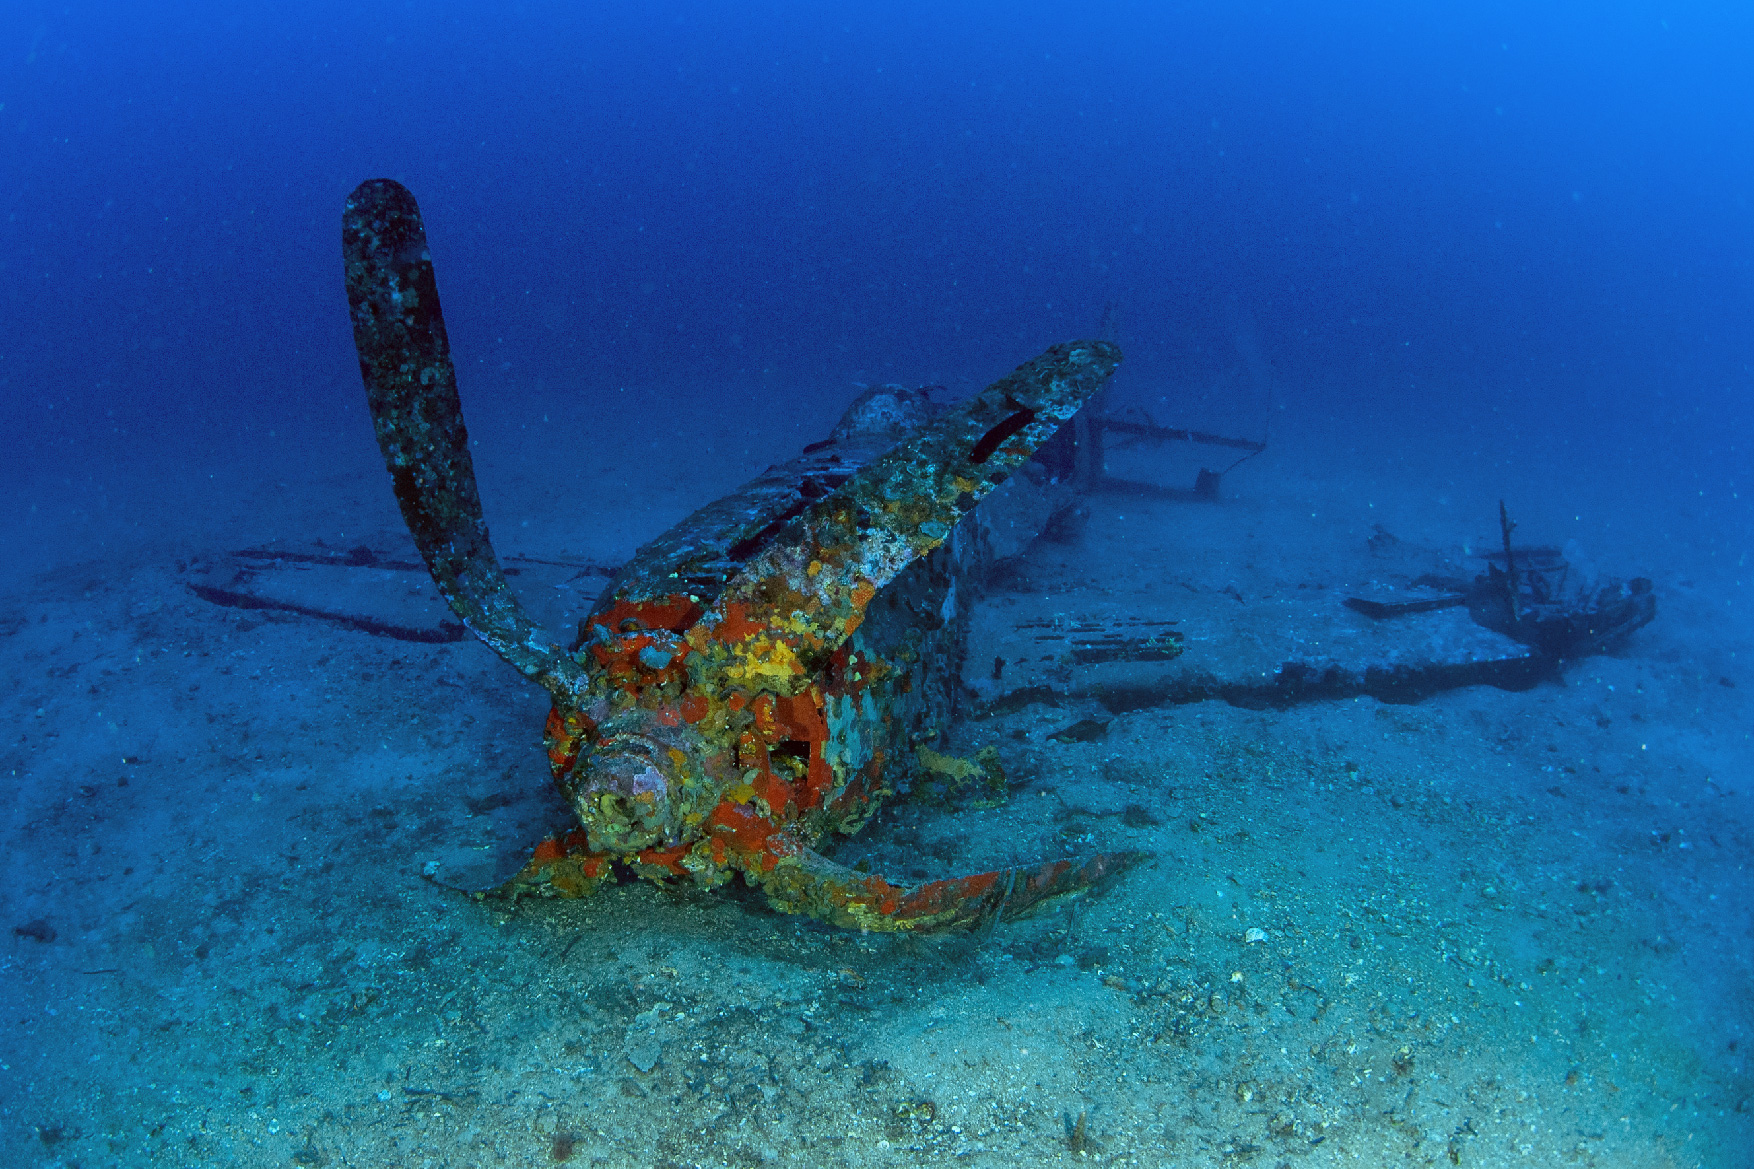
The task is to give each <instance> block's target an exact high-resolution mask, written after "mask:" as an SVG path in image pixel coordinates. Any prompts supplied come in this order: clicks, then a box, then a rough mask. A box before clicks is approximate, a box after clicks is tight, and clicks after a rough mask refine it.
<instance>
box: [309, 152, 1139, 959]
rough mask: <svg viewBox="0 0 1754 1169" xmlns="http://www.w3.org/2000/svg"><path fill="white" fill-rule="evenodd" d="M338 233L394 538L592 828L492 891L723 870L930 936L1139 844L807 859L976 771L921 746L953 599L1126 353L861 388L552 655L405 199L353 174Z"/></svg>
mask: <svg viewBox="0 0 1754 1169" xmlns="http://www.w3.org/2000/svg"><path fill="white" fill-rule="evenodd" d="M342 239H343V249H344V254H345V261H346V280H347V294H348V302H349V305H350V308H351V313H352V320H353V330H354V340H355V343H356V345H357V348H358V350H359V359H360V370H361V373H362V375H363V377H364V381H365V387H366V393H367V397H368V399H369V403H370V407H371V413H372V419H373V424H374V427H375V430H376V433H377V438H378V443H379V445H380V447H381V448H382V450H383V454H384V460H385V464H386V465H387V467H388V469H389V471H390V476H391V479H392V482H393V485H394V490H395V494H396V499H397V502H398V503H399V504H400V506H401V510H402V515H403V518H404V520H405V521H406V523H407V526H408V530H409V532H410V533H411V534H412V535H413V537H414V542H415V544H416V545H417V546H418V548H419V550H420V553H421V556H422V557H423V558H424V560H425V563H426V566H427V568H428V570H429V571H430V573H431V575H432V579H433V581H434V583H435V584H436V586H437V588H438V590H439V592H440V593H441V594H442V596H443V597H444V599H445V601H446V602H447V603H448V604H449V605H450V607H451V609H452V611H453V612H455V614H456V615H457V617H458V618H459V619H460V620H461V621H462V623H463V625H464V626H465V627H467V628H468V629H469V631H470V632H472V633H474V634H475V636H476V637H478V638H480V639H481V640H482V641H483V642H485V643H486V644H487V645H488V646H489V647H490V648H491V649H493V651H494V652H495V653H497V654H498V655H499V656H500V657H502V658H503V659H505V660H506V661H507V662H508V663H509V664H510V665H512V666H513V667H514V668H516V669H517V670H518V671H519V673H521V674H523V675H524V676H525V677H527V678H529V679H530V680H531V681H533V682H535V683H537V684H539V685H540V686H542V687H543V688H544V689H545V690H547V691H548V693H549V695H550V697H551V699H552V701H553V708H552V710H551V712H550V713H549V716H548V722H547V728H546V732H545V737H546V743H547V750H548V757H549V760H550V763H551V765H552V769H553V774H554V780H555V783H556V784H557V785H558V787H559V789H560V791H561V793H562V795H563V796H564V797H565V798H566V800H567V802H568V803H569V804H570V805H571V807H572V809H573V810H574V812H575V813H576V814H577V816H578V821H579V827H578V828H577V829H575V830H573V831H570V832H567V833H565V834H564V835H561V836H559V837H556V838H552V839H549V840H545V841H543V842H541V843H540V844H539V845H537V846H536V849H535V853H534V855H533V856H532V857H531V859H530V861H529V863H528V864H527V865H526V866H525V867H524V869H523V870H522V871H521V872H520V873H519V874H518V875H517V876H516V877H514V878H513V879H512V880H511V881H510V882H508V883H507V884H506V885H505V886H503V887H502V888H501V889H500V890H498V892H500V893H503V894H508V895H513V896H518V895H530V894H534V895H549V896H566V897H582V896H586V895H588V894H590V893H591V892H592V891H593V890H595V889H596V888H597V887H598V886H599V885H601V884H602V883H603V882H605V881H611V880H614V879H615V878H616V875H617V873H618V872H621V873H631V874H633V875H635V876H638V877H644V878H649V879H653V880H659V881H687V882H691V883H692V884H694V885H696V886H699V887H703V888H713V887H716V886H719V885H722V884H724V883H725V882H727V881H729V880H731V879H732V878H733V877H734V876H737V875H739V874H740V875H741V876H742V877H743V878H744V879H745V880H746V881H748V882H749V883H750V884H752V885H754V886H757V887H759V888H760V889H761V890H762V892H763V893H764V894H765V895H766V897H767V899H768V901H769V902H770V903H771V904H772V905H773V906H775V907H776V908H778V909H780V910H784V911H787V912H792V913H801V914H808V915H810V916H812V917H815V918H819V919H821V920H823V921H826V922H830V923H833V924H835V925H840V926H848V927H855V928H859V929H864V930H888V931H898V930H913V931H926V930H941V929H946V928H953V927H958V926H967V925H971V924H973V923H975V922H977V921H981V920H983V919H992V918H994V917H1003V916H1009V915H1012V914H1016V913H1020V912H1022V911H1024V910H1027V909H1029V908H1031V907H1032V906H1036V905H1038V904H1040V903H1041V902H1043V901H1045V900H1047V899H1049V898H1054V897H1058V896H1061V895H1064V894H1068V893H1074V892H1079V891H1082V890H1086V889H1089V888H1091V887H1092V886H1094V885H1096V884H1098V883H1100V882H1102V881H1103V880H1104V879H1106V878H1110V877H1112V876H1114V875H1115V874H1118V873H1120V872H1122V871H1124V870H1126V869H1127V868H1128V867H1130V866H1131V865H1133V864H1134V863H1136V862H1137V861H1139V860H1141V859H1143V858H1142V854H1139V853H1132V852H1111V853H1102V854H1098V855H1094V856H1087V857H1082V858H1077V859H1062V860H1051V861H1045V862H1043V863H1041V864H1036V865H1029V866H1024V867H1018V868H1010V869H1003V870H999V871H995V872H986V873H979V874H976V875H972V876H966V877H958V878H953V879H947V880H938V881H929V882H926V883H924V884H919V885H913V886H908V885H905V884H900V883H895V882H891V881H889V880H886V879H884V878H883V877H881V876H878V875H874V874H870V873H866V872H861V871H857V870H854V869H851V868H848V867H846V866H844V865H840V864H837V863H835V862H834V861H832V860H830V859H829V858H827V857H825V856H824V855H822V854H821V853H820V852H818V851H816V846H817V845H818V844H820V843H822V842H823V841H825V840H826V839H828V838H830V837H832V836H833V835H834V834H850V833H854V832H857V831H858V830H859V829H860V828H861V827H862V826H864V824H865V823H866V822H867V821H868V820H869V819H870V818H871V816H872V815H873V814H874V813H875V812H876V811H877V809H878V808H879V807H880V806H881V805H882V803H883V802H884V800H885V799H887V798H888V797H890V796H892V795H895V794H896V793H897V792H898V791H906V790H907V787H908V783H909V780H910V778H911V777H912V776H913V775H914V774H915V773H917V772H918V771H919V770H920V769H921V768H935V769H937V770H938V771H940V772H944V771H948V772H950V773H952V774H954V775H957V776H959V777H962V778H969V777H971V776H974V775H976V774H977V773H978V772H979V771H980V770H981V769H982V768H983V767H984V766H988V764H984V763H982V762H979V761H975V760H961V759H955V758H951V757H948V756H944V755H940V754H938V753H937V752H936V751H935V750H934V748H935V747H936V746H938V745H941V742H942V736H943V734H944V732H945V730H946V729H947V727H948V724H949V721H950V717H951V714H952V711H953V706H954V697H955V693H956V691H955V687H956V685H957V670H958V656H959V640H960V638H961V629H960V621H961V612H960V610H961V607H962V605H963V603H964V598H965V597H966V596H968V595H969V593H970V592H971V591H972V589H973V588H974V586H975V584H976V583H977V581H978V576H979V572H980V568H981V566H982V565H983V564H986V563H990V560H991V558H992V557H993V555H994V549H995V546H1002V547H1014V546H1016V544H1017V542H1018V541H1019V540H1020V539H1022V538H1026V537H1027V536H1029V535H1032V534H1033V531H1035V530H1039V527H1038V525H1039V524H1040V523H1043V522H1045V521H1046V520H1047V519H1048V518H1049V517H1050V513H1051V507H1050V506H1049V504H1051V497H1052V495H1053V493H1054V492H1055V490H1056V489H1057V487H1058V486H1059V484H1058V481H1057V480H1056V478H1055V477H1054V476H1053V475H1052V474H1049V473H1046V472H1044V471H1043V469H1042V465H1041V464H1040V463H1036V464H1032V465H1030V466H1029V467H1027V468H1026V467H1025V464H1026V463H1029V461H1030V460H1031V458H1032V456H1034V455H1036V453H1037V452H1038V451H1039V450H1041V448H1042V447H1043V446H1044V445H1045V444H1047V443H1049V441H1050V440H1051V439H1053V438H1054V436H1055V434H1056V433H1057V432H1060V431H1061V429H1062V427H1064V426H1065V425H1066V423H1067V422H1068V421H1069V420H1071V419H1072V418H1073V416H1074V415H1075V414H1077V413H1078V411H1079V410H1080V408H1081V407H1082V406H1084V405H1085V403H1086V402H1088V401H1089V400H1090V398H1091V396H1092V395H1094V394H1095V393H1097V391H1098V390H1100V389H1101V388H1102V386H1103V385H1104V383H1105V382H1106V381H1107V380H1108V377H1109V375H1110V374H1111V373H1112V372H1113V371H1114V369H1115V367H1116V365H1117V364H1118V363H1119V362H1120V359H1121V354H1120V351H1119V350H1118V349H1117V348H1116V347H1115V346H1114V345H1112V344H1109V343H1107V342H1104V341H1076V342H1072V343H1069V344H1062V345H1056V346H1054V347H1053V348H1051V349H1049V350H1047V351H1046V352H1045V353H1043V354H1042V355H1041V356H1039V357H1037V358H1035V359H1034V360H1033V361H1030V362H1027V363H1025V364H1024V365H1022V366H1019V367H1018V368H1017V369H1016V370H1014V371H1013V372H1012V373H1010V374H1008V375H1007V376H1005V377H1003V378H1001V379H999V380H998V381H996V382H994V383H993V384H992V385H990V386H988V387H987V388H986V389H985V390H984V391H982V392H981V393H979V394H977V395H975V396H974V397H973V398H971V399H969V400H967V401H964V402H961V403H959V404H956V405H954V406H950V407H946V408H943V409H938V408H935V407H934V406H933V405H932V404H931V403H930V402H929V401H928V400H927V399H926V396H925V395H924V394H923V393H921V392H919V391H905V390H902V389H901V388H900V387H879V388H877V389H876V390H873V391H870V392H868V393H867V394H866V395H865V396H863V397H862V398H861V399H860V400H859V401H858V402H855V403H854V405H853V407H852V408H851V409H850V410H849V411H848V413H847V415H846V417H845V418H844V419H843V420H842V422H841V424H840V425H839V426H838V427H837V428H836V429H835V431H834V433H833V435H832V436H831V437H830V438H829V439H828V440H827V441H825V442H822V443H816V444H813V445H812V446H811V447H810V448H807V450H806V451H805V453H804V454H803V455H802V456H800V457H799V458H797V459H795V460H793V461H792V462H790V463H787V464H784V465H781V466H778V467H774V468H771V469H770V470H768V471H767V472H765V473H764V474H762V475H760V476H758V477H757V478H756V479H754V480H752V481H751V482H749V483H747V484H745V485H744V486H743V487H742V488H741V489H739V490H738V491H736V492H734V493H733V494H731V495H729V496H726V497H725V498H723V499H720V500H718V501H717V502H714V503H711V504H708V505H707V506H706V507H703V508H701V509H700V510H699V511H696V512H695V513H694V514H693V515H691V516H689V517H687V518H686V519H684V520H683V521H682V522H681V523H679V524H677V525H676V526H675V527H674V528H672V529H671V530H670V531H668V532H666V533H664V534H663V535H661V536H659V537H658V538H657V539H655V540H653V541H652V542H651V543H649V544H647V545H645V546H644V547H643V548H641V549H639V551H638V552H637V553H636V554H635V555H634V557H633V559H632V560H631V561H630V562H629V563H628V564H627V565H625V566H624V567H623V568H622V569H621V570H620V572H619V573H618V574H617V575H616V576H615V577H614V579H613V580H612V581H611V583H610V585H609V587H608V589H607V590H605V592H604V593H603V595H602V597H601V598H600V599H599V600H598V602H597V604H596V605H595V607H594V608H593V609H592V610H591V611H590V612H589V614H588V615H587V616H586V617H585V618H584V620H583V621H582V622H580V625H579V628H578V632H577V636H576V638H575V639H574V640H573V642H572V644H571V645H570V646H565V647H563V646H562V645H561V644H559V643H558V642H556V641H555V640H554V639H553V638H552V637H551V636H550V634H549V633H548V632H547V631H546V630H544V629H542V628H540V627H538V626H537V625H536V624H535V623H534V622H533V621H532V620H531V618H530V617H529V615H528V614H527V613H526V611H525V609H524V607H523V606H522V605H521V604H520V603H519V601H518V599H517V597H516V596H515V595H514V594H513V593H512V591H511V588H510V586H509V585H508V583H507V581H506V577H505V574H504V572H503V571H502V569H501V567H500V564H499V562H498V559H497V558H496V556H495V553H494V549H493V546H492V543H491V542H490V541H489V538H488V530H487V525H486V522H485V520H484V518H483V515H482V509H481V501H480V498H479V495H478V493H477V490H476V483H475V473H474V469H473V464H472V461H471V459H470V455H469V449H468V440H467V433H466V430H465V428H464V422H463V415H462V409H461V403H460V399H459V395H458V390H457V379H456V371H455V369H454V367H453V365H452V362H451V356H450V347H449V342H448V341H447V339H446V334H445V327H444V320H443V316H442V314H441V312H440V308H439V299H438V287H437V283H436V280H435V277H434V273H433V266H432V261H431V257H430V254H429V252H428V249H427V242H426V233H425V228H424V226H423V224H422V221H421V217H420V211H419V208H418V206H417V205H416V203H415V200H414V197H413V196H412V195H411V194H410V193H409V192H408V191H407V189H406V188H404V187H402V186H401V185H400V184H398V183H396V182H393V181H391V180H387V179H374V180H370V181H367V182H365V183H362V184H361V185H360V186H359V187H358V188H357V189H356V190H355V191H354V192H353V194H352V195H351V196H350V197H349V198H348V200H347V204H346V211H345V215H344V220H343V231H342ZM1024 470H1027V471H1028V472H1029V474H1020V473H1019V472H1020V471H1024ZM995 493H998V494H1000V495H1002V496H1004V497H1005V498H1004V499H1003V500H1002V501H1001V500H997V499H995V500H993V501H991V502H992V503H993V504H995V505H999V506H997V507H993V508H988V507H986V506H984V505H983V504H982V501H983V499H987V498H988V497H989V496H992V495H994V494H995ZM983 512H991V513H993V514H991V515H983ZM998 517H1003V518H1002V520H1000V519H999V518H998ZM983 521H985V522H983Z"/></svg>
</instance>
